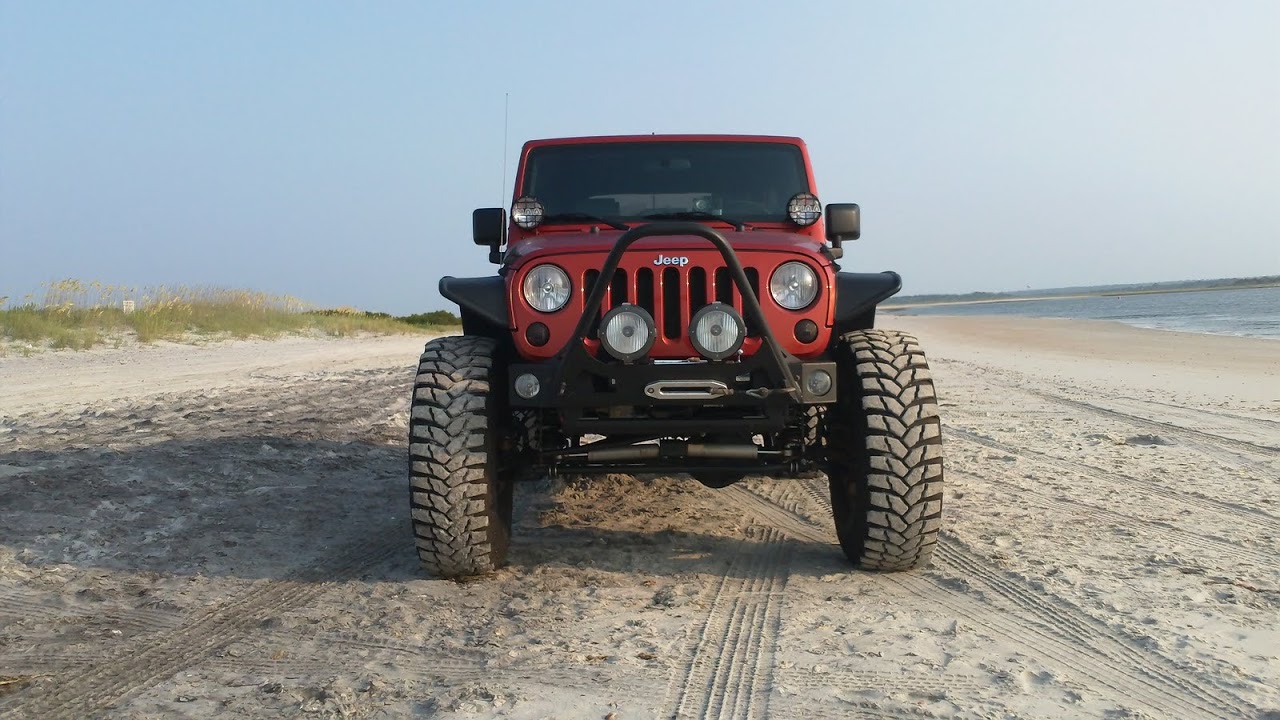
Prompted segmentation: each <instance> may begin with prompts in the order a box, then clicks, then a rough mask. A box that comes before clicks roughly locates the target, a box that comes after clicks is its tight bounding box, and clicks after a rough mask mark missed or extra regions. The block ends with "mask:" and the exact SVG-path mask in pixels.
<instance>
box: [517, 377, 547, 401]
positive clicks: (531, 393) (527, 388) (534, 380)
mask: <svg viewBox="0 0 1280 720" xmlns="http://www.w3.org/2000/svg"><path fill="white" fill-rule="evenodd" d="M515 387H516V394H517V395H519V396H520V397H522V398H524V399H525V400H532V399H534V398H535V397H537V396H538V391H540V390H542V383H540V382H538V377H537V376H536V375H534V374H533V373H524V374H523V375H520V376H519V377H517V378H516V384H515Z"/></svg>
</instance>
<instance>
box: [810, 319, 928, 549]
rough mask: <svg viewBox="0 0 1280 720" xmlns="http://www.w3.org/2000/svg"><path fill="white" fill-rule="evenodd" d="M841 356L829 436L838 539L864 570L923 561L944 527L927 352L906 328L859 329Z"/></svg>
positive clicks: (828, 421)
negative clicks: (905, 332)
mask: <svg viewBox="0 0 1280 720" xmlns="http://www.w3.org/2000/svg"><path fill="white" fill-rule="evenodd" d="M836 358H837V367H838V368H839V376H840V377H839V386H838V388H837V390H838V399H837V401H836V404H835V405H833V406H831V408H830V409H829V411H828V412H827V413H826V435H827V451H828V467H827V477H828V479H829V480H830V484H831V508H832V514H833V516H834V519H835V525H836V535H837V536H838V537H839V538H840V546H841V548H843V550H844V553H845V555H846V556H848V558H849V560H850V561H851V562H853V564H854V565H856V566H857V567H859V568H862V569H866V570H910V569H912V568H917V567H923V566H924V565H927V564H928V563H929V558H930V556H931V555H932V554H933V548H934V545H935V544H936V543H937V540H938V531H939V530H940V529H941V527H942V424H941V421H940V420H939V418H938V405H937V398H936V395H935V394H934V388H933V379H932V378H931V377H930V375H929V366H928V364H927V363H926V362H925V357H924V351H923V350H921V349H920V345H919V343H918V342H917V341H916V339H915V338H914V337H912V336H910V335H907V334H904V333H900V332H897V331H894V330H860V331H857V332H852V333H849V334H847V335H845V336H843V337H842V338H841V339H840V342H839V345H838V347H837V348H836Z"/></svg>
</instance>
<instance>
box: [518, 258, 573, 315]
mask: <svg viewBox="0 0 1280 720" xmlns="http://www.w3.org/2000/svg"><path fill="white" fill-rule="evenodd" d="M569 290H570V287H569V275H568V274H567V273H565V271H563V270H561V269H560V268H558V267H556V266H555V265H539V266H537V267H535V268H534V269H532V270H530V271H529V274H528V275H525V276H524V300H525V302H527V303H529V305H531V306H533V309H534V310H537V311H538V312H544V313H549V312H555V311H556V310H559V309H560V308H562V307H564V304H565V303H567V302H569Z"/></svg>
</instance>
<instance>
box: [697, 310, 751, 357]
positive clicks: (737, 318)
mask: <svg viewBox="0 0 1280 720" xmlns="http://www.w3.org/2000/svg"><path fill="white" fill-rule="evenodd" d="M689 324H690V325H691V326H692V332H690V333H689V340H691V341H692V342H693V349H694V350H697V351H698V354H700V355H702V356H703V357H705V358H707V359H708V360H724V359H725V358H727V357H729V356H731V355H733V354H734V353H736V352H738V349H739V348H741V347H742V341H743V339H744V338H745V337H746V335H747V326H746V324H745V323H743V322H742V316H741V315H738V312H737V311H736V310H734V309H733V307H732V306H731V305H725V304H724V303H721V302H714V303H711V304H710V305H708V306H706V307H704V308H702V309H701V310H699V311H698V312H696V313H694V315H693V319H692V320H691V321H690V322H689Z"/></svg>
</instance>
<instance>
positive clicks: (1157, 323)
mask: <svg viewBox="0 0 1280 720" xmlns="http://www.w3.org/2000/svg"><path fill="white" fill-rule="evenodd" d="M890 302H892V301H890ZM888 312H892V313H893V314H895V315H1022V316H1030V317H1055V318H1075V319H1083V320H1115V321H1117V322H1122V323H1125V324H1128V325H1134V326H1137V327H1143V328H1154V329H1157V330H1178V331H1181V332H1194V333H1208V334H1213V335H1241V336H1246V337H1259V338H1270V339H1275V340H1280V287H1269V288H1250V289H1245V290H1208V291H1204V292H1177V293H1152V294H1149V295H1113V296H1098V297H1087V298H1064V299H1058V300H1025V301H1018V302H996V303H981V304H973V305H936V306H932V307H919V308H901V309H896V310H892V311H888Z"/></svg>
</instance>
